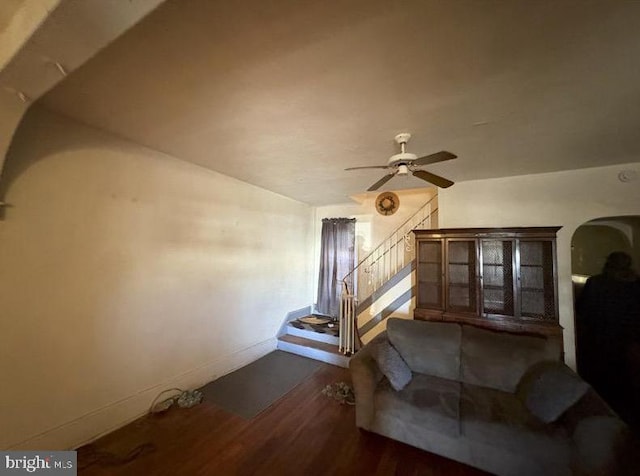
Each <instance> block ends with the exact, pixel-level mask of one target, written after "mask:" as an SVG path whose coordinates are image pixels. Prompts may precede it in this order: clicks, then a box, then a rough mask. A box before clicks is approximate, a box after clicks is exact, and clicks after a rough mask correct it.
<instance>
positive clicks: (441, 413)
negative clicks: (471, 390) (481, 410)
mask: <svg viewBox="0 0 640 476" xmlns="http://www.w3.org/2000/svg"><path fill="white" fill-rule="evenodd" d="M374 402H375V403H374V408H375V411H376V413H384V414H386V415H387V416H391V417H393V418H395V419H398V420H401V421H408V422H411V423H413V424H415V425H419V426H424V427H425V428H429V429H430V430H432V431H437V432H441V433H443V434H446V435H450V436H458V435H459V433H460V423H459V409H460V383H459V382H456V381H454V380H448V379H443V378H439V377H433V376H431V375H424V374H414V375H413V379H412V380H411V382H410V383H409V384H408V385H407V386H406V387H404V389H402V390H401V391H399V392H397V391H395V390H394V389H393V388H392V387H391V385H390V384H389V382H388V381H387V380H386V379H385V380H382V381H381V382H380V384H379V385H378V387H377V389H376V392H375V396H374Z"/></svg>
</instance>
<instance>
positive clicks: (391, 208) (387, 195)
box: [376, 192, 400, 215]
mask: <svg viewBox="0 0 640 476" xmlns="http://www.w3.org/2000/svg"><path fill="white" fill-rule="evenodd" d="M399 207H400V199H399V198H398V196H397V195H396V194H395V193H393V192H383V193H381V194H380V195H378V196H377V197H376V210H377V212H378V213H379V214H380V215H393V214H394V213H395V212H396V211H397V210H398V208H399Z"/></svg>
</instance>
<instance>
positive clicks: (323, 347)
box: [278, 334, 349, 368]
mask: <svg viewBox="0 0 640 476" xmlns="http://www.w3.org/2000/svg"><path fill="white" fill-rule="evenodd" d="M278 349H280V350H284V351H285V352H291V353H292V354H297V355H302V356H303V357H308V358H310V359H314V360H320V361H322V362H326V363H328V364H332V365H337V366H338V367H344V368H348V367H349V357H347V356H346V355H343V354H342V353H340V351H339V350H338V346H337V345H332V344H327V343H326V342H318V341H316V340H311V339H305V338H304V337H299V336H294V335H290V334H285V335H283V336H280V337H278Z"/></svg>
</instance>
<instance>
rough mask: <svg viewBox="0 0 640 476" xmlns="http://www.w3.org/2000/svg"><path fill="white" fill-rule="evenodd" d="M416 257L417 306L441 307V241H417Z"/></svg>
mask: <svg viewBox="0 0 640 476" xmlns="http://www.w3.org/2000/svg"><path fill="white" fill-rule="evenodd" d="M418 259H419V263H418V307H421V308H435V309H442V242H441V241H421V242H419V245H418Z"/></svg>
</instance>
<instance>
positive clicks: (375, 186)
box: [367, 172, 396, 192]
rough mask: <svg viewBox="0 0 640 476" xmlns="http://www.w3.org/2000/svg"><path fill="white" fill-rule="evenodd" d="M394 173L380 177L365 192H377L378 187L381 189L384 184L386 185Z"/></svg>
mask: <svg viewBox="0 0 640 476" xmlns="http://www.w3.org/2000/svg"><path fill="white" fill-rule="evenodd" d="M395 174H396V173H395V172H393V173H391V174H389V175H385V176H384V177H382V178H381V179H380V180H378V181H377V182H376V183H374V184H373V185H372V186H371V187H369V188H368V189H367V192H373V191H374V190H378V189H379V188H380V187H382V186H383V185H384V184H385V183H387V182H388V181H389V180H391V179H392V178H393V176H394V175H395Z"/></svg>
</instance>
